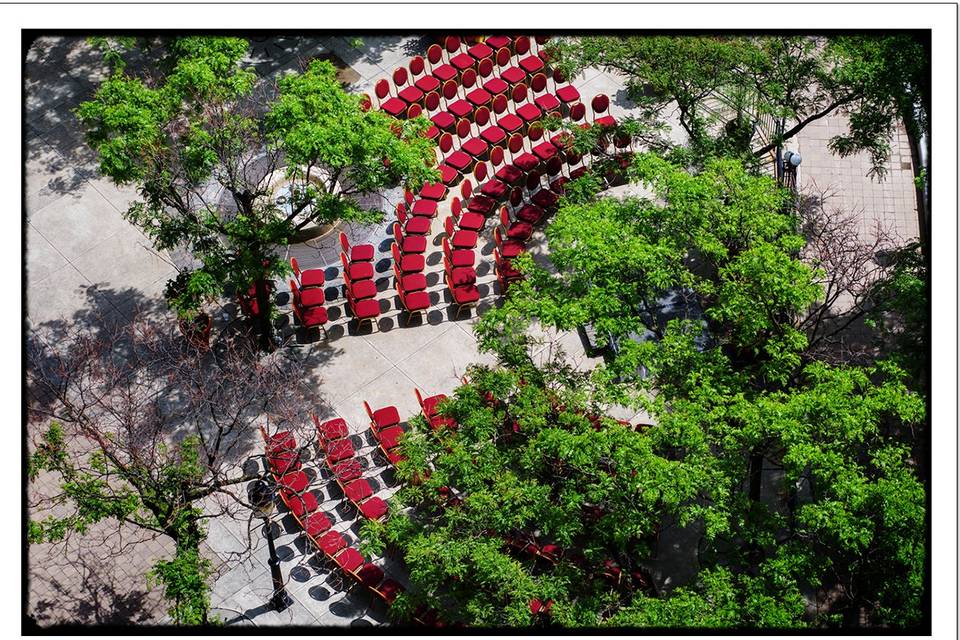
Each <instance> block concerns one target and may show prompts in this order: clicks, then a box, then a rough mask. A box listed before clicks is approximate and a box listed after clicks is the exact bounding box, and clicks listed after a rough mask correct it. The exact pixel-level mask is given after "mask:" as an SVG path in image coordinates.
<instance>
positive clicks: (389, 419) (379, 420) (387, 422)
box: [373, 405, 400, 431]
mask: <svg viewBox="0 0 960 640" xmlns="http://www.w3.org/2000/svg"><path fill="white" fill-rule="evenodd" d="M373 421H374V422H375V423H376V425H377V430H379V431H382V430H384V429H386V428H387V427H392V426H394V425H396V424H400V412H399V411H397V408H396V407H394V406H393V405H390V406H388V407H383V408H382V409H377V410H376V411H374V412H373Z"/></svg>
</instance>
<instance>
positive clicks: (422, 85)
mask: <svg viewBox="0 0 960 640" xmlns="http://www.w3.org/2000/svg"><path fill="white" fill-rule="evenodd" d="M413 86H415V87H416V88H417V89H420V91H423V92H424V93H430V92H431V91H435V90H436V89H438V88H440V81H439V80H437V79H436V78H435V77H433V76H423V77H422V78H418V79H417V80H416V81H415V82H414V83H413Z"/></svg>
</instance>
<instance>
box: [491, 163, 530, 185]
mask: <svg viewBox="0 0 960 640" xmlns="http://www.w3.org/2000/svg"><path fill="white" fill-rule="evenodd" d="M494 175H495V177H496V178H497V179H498V180H502V181H504V182H506V183H507V184H514V183H516V182H518V181H519V180H520V179H521V178H523V169H521V168H520V167H518V166H516V165H512V164H508V165H506V166H504V167H501V168H499V169H497V173H496V174H494Z"/></svg>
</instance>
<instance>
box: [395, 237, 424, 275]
mask: <svg viewBox="0 0 960 640" xmlns="http://www.w3.org/2000/svg"><path fill="white" fill-rule="evenodd" d="M390 251H391V252H392V253H393V262H394V264H395V265H398V266H399V267H400V272H401V273H403V274H408V273H421V272H422V271H423V267H424V265H425V260H424V257H423V254H422V253H409V254H407V255H401V253H400V247H399V246H397V243H396V242H394V243H393V244H392V245H391V247H390Z"/></svg>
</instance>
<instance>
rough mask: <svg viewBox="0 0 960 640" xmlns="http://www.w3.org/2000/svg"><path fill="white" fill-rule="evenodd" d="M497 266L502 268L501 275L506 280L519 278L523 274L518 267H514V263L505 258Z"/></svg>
mask: <svg viewBox="0 0 960 640" xmlns="http://www.w3.org/2000/svg"><path fill="white" fill-rule="evenodd" d="M497 268H498V269H499V270H500V275H501V276H503V278H504V279H505V280H517V279H519V278H520V277H522V276H523V274H522V273H520V271H519V270H518V269H514V268H513V265H511V264H510V261H509V260H504V261H503V262H501V263H500V264H499V265H498V266H497Z"/></svg>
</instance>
